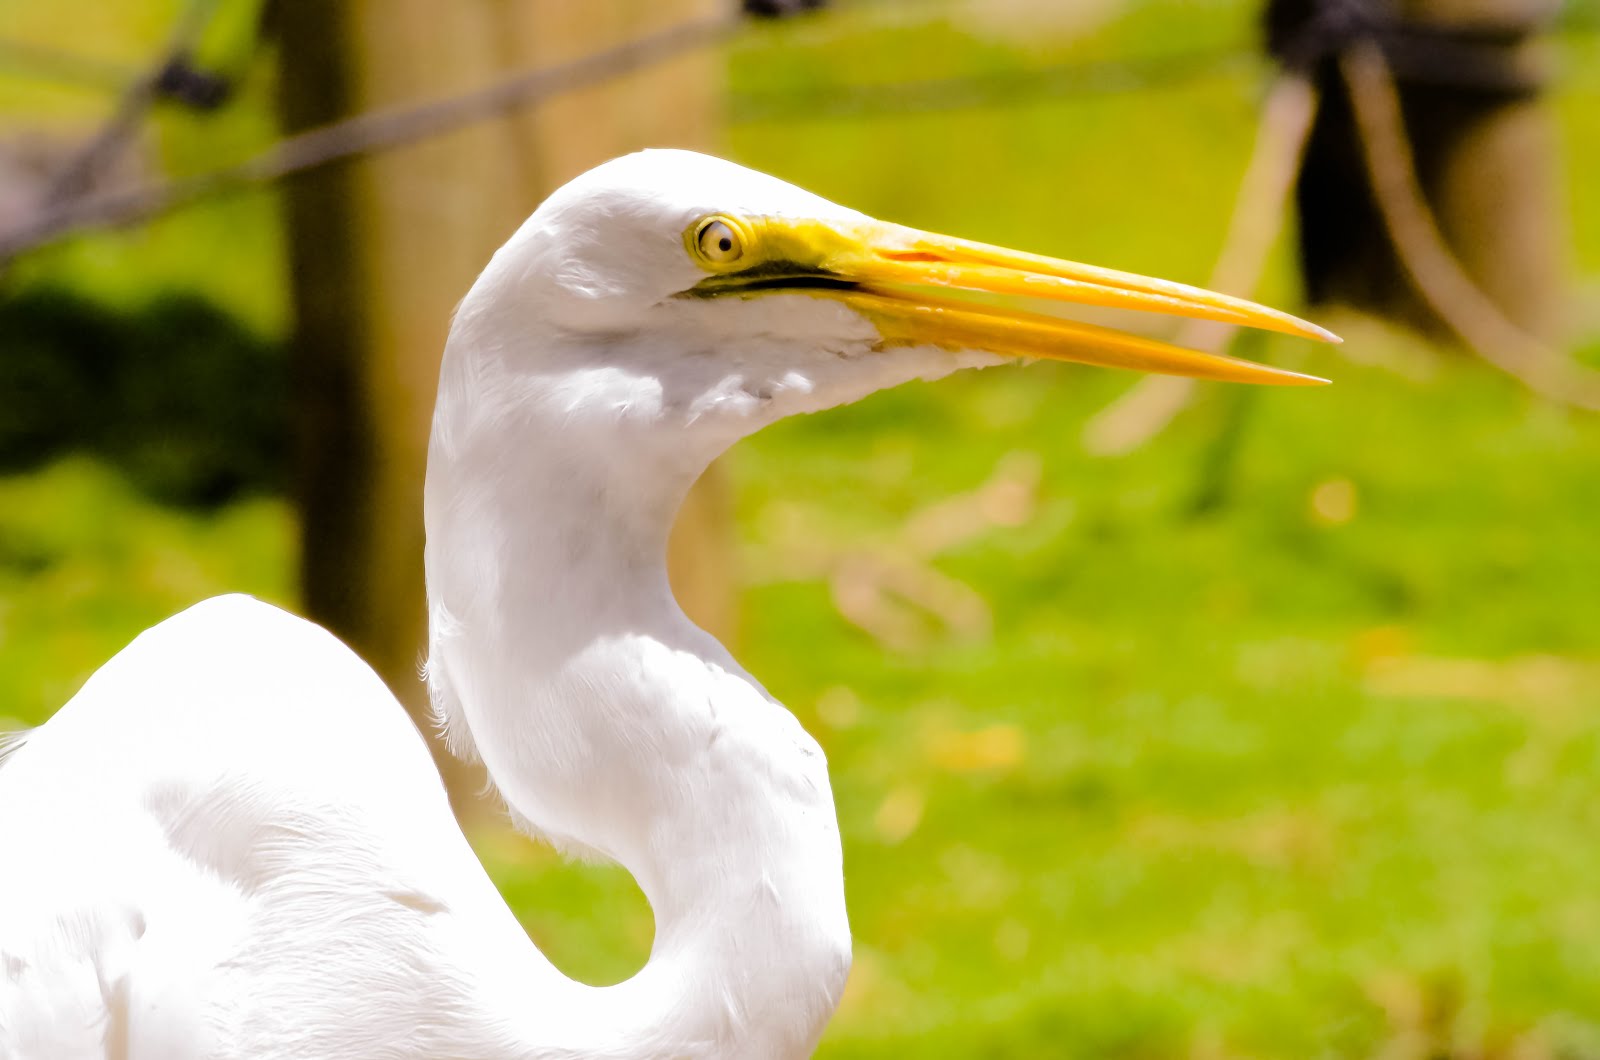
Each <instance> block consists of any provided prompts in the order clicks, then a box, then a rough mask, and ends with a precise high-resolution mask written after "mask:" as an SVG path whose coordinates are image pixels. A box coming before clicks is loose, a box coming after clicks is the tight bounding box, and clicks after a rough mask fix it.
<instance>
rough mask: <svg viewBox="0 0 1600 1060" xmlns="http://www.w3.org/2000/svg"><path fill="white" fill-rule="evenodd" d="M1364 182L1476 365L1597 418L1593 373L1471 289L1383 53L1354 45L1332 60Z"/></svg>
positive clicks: (1597, 378)
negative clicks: (1424, 176) (1420, 170)
mask: <svg viewBox="0 0 1600 1060" xmlns="http://www.w3.org/2000/svg"><path fill="white" fill-rule="evenodd" d="M1339 70H1340V72H1341V73H1342V74H1343V75H1344V81H1345V84H1346V85H1347V86H1348V87H1349V90H1350V102H1351V106H1352V109H1353V110H1354V111H1355V119H1356V128H1357V131H1358V132H1359V133H1360V140H1361V150H1362V156H1363V158H1364V159H1365V161H1366V166H1367V179H1368V181H1369V182H1370V183H1371V185H1372V191H1373V195H1374V197H1375V198H1376V199H1377V203H1378V213H1379V215H1380V216H1381V217H1382V218H1383V224H1384V228H1385V230H1386V231H1387V233H1388V235H1389V240H1390V242H1391V243H1392V244H1393V245H1394V249H1395V253H1396V255H1397V256H1398V257H1399V259H1400V264H1401V267H1402V268H1404V269H1405V272H1406V275H1407V276H1408V277H1409V278H1410V279H1411V282H1412V284H1413V285H1414V286H1415V287H1416V289H1417V292H1418V293H1419V294H1420V295H1421V296H1422V298H1423V300H1424V301H1425V302H1427V304H1428V308H1429V309H1431V310H1432V311H1433V312H1434V313H1435V314H1436V315H1437V316H1438V317H1439V319H1440V320H1442V321H1444V322H1445V324H1446V325H1447V326H1448V327H1449V328H1450V330H1452V331H1454V332H1455V333H1456V335H1457V336H1459V337H1460V339H1461V341H1462V342H1464V343H1466V345H1467V346H1468V347H1469V348H1470V349H1471V350H1472V351H1473V352H1474V353H1476V354H1477V355H1478V356H1479V357H1481V358H1483V360H1485V361H1487V362H1489V363H1490V364H1491V365H1493V366H1494V367H1496V368H1498V369H1500V370H1501V371H1502V372H1505V373H1506V374H1507V375H1510V376H1512V377H1514V378H1516V379H1517V380H1519V381H1520V382H1521V383H1523V385H1525V386H1526V387H1528V389H1530V390H1532V391H1534V392H1535V393H1537V394H1539V395H1540V396H1541V397H1544V398H1547V399H1549V400H1551V401H1554V402H1558V403H1560V404H1563V405H1569V406H1575V407H1578V408H1583V409H1589V410H1591V411H1600V372H1594V371H1590V370H1588V369H1585V368H1583V367H1581V366H1579V365H1576V364H1573V363H1572V362H1571V361H1569V360H1568V359H1567V358H1566V357H1564V356H1563V355H1562V354H1561V353H1559V352H1558V351H1556V350H1554V349H1552V348H1550V347H1549V346H1548V345H1546V344H1545V343H1544V342H1542V341H1541V340H1539V339H1538V338H1535V337H1534V336H1532V335H1530V334H1528V333H1527V332H1526V331H1524V330H1523V329H1522V328H1521V327H1519V326H1518V325H1517V324H1516V323H1514V322H1513V321H1512V320H1510V319H1509V318H1508V317H1507V316H1506V315H1505V314H1504V313H1503V312H1501V310H1500V307H1499V306H1497V305H1495V304H1494V302H1493V301H1492V300H1491V299H1490V298H1489V296H1488V295H1486V294H1484V293H1483V291H1482V289H1481V288H1479V287H1478V285H1477V284H1476V283H1475V282H1473V279H1472V277H1471V276H1470V275H1469V274H1468V273H1467V270H1466V269H1465V268H1464V267H1463V266H1462V264H1461V262H1460V261H1459V260H1457V258H1456V256H1455V254H1454V253H1452V252H1451V250H1450V246H1449V244H1448V243H1447V242H1445V238H1444V235H1443V233H1441V232H1440V231H1439V225H1438V222H1437V221H1436V220H1435V219H1434V216H1433V212H1432V211H1431V210H1430V209H1429V208H1428V202H1427V199H1426V197H1425V196H1424V195H1423V193H1422V187H1421V185H1420V184H1419V183H1418V181H1417V171H1416V166H1415V164H1414V163H1413V160H1412V156H1411V145H1410V142H1409V141H1408V140H1407V139H1406V133H1405V123H1404V119H1403V118H1402V117H1401V113H1400V95H1399V92H1398V90H1397V89H1396V88H1395V83H1394V77H1393V74H1392V73H1391V71H1390V69H1389V64H1388V61H1387V60H1386V59H1384V57H1383V53H1382V52H1381V51H1380V50H1379V49H1378V48H1377V46H1376V45H1373V44H1370V43H1362V44H1357V45H1355V46H1353V47H1351V48H1350V49H1349V50H1348V51H1346V52H1345V53H1344V54H1343V55H1341V56H1340V57H1339Z"/></svg>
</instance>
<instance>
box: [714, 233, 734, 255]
mask: <svg viewBox="0 0 1600 1060" xmlns="http://www.w3.org/2000/svg"><path fill="white" fill-rule="evenodd" d="M717 246H719V247H721V248H722V249H723V251H724V252H726V251H729V250H732V249H733V240H731V239H729V238H728V237H727V236H723V237H722V238H721V239H719V240H717Z"/></svg>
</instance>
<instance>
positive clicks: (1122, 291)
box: [829, 223, 1340, 386]
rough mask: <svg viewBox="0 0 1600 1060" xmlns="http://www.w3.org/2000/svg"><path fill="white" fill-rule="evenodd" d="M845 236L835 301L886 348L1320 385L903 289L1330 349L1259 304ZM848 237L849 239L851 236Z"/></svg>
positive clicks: (991, 251) (1321, 333) (877, 237)
mask: <svg viewBox="0 0 1600 1060" xmlns="http://www.w3.org/2000/svg"><path fill="white" fill-rule="evenodd" d="M862 228H864V229H865V231H859V232H853V233H846V232H840V235H842V236H845V237H846V240H845V241H846V243H853V244H854V246H855V249H854V252H853V253H851V252H850V251H848V250H846V249H845V248H843V247H840V248H839V249H838V250H836V251H835V255H834V258H835V260H834V261H832V262H830V263H829V264H830V265H831V266H832V267H831V268H830V270H829V271H833V272H837V274H839V275H840V276H841V277H842V278H845V279H848V280H851V281H854V282H855V283H856V284H858V285H859V286H857V287H856V288H855V289H853V290H841V291H839V293H838V297H840V298H842V299H844V300H845V301H846V302H847V303H849V304H850V305H852V306H854V307H855V308H856V309H857V310H858V311H859V312H861V313H863V314H865V315H866V316H867V317H868V318H869V319H871V320H873V322H874V323H876V324H877V326H878V329H879V331H881V332H882V333H883V336H884V340H885V342H886V343H889V344H893V345H933V346H939V347H943V348H947V349H952V350H956V349H969V350H970V349H977V350H985V351H988V352H990V353H998V354H1006V355H1019V356H1026V357H1046V358H1050V359H1053V360H1062V361H1078V362H1081V363H1084V364H1097V365H1107V366H1111V367H1117V368H1133V369H1137V370H1139V371H1144V372H1160V373H1164V374H1167V375H1186V376H1193V377H1195V378H1197V379H1219V380H1226V381H1229V382H1236V383H1269V384H1277V385H1282V386H1314V385H1318V384H1322V383H1326V382H1327V380H1326V379H1320V378H1318V377H1316V376H1311V375H1302V374H1300V373H1299V372H1290V371H1285V370H1284V369H1281V368H1273V367H1271V366H1269V365H1264V364H1257V363H1255V362H1253V361H1245V360H1240V359H1239V358H1236V357H1227V356H1223V355H1219V354H1214V353H1202V352H1200V351H1198V350H1189V349H1185V348H1183V347H1181V346H1174V345H1172V344H1170V343H1166V342H1162V341H1160V340H1158V339H1151V338H1145V337H1143V336H1138V335H1130V334H1127V333H1125V332H1121V331H1115V330H1112V329H1111V328H1104V327H1097V326H1095V325H1092V324H1083V323H1079V322H1077V321H1072V320H1064V319H1062V318H1060V317H1055V316H1048V315H1045V314H1042V313H1029V312H1021V311H1016V310H1012V309H1009V308H1002V307H1000V306H994V305H988V304H982V303H976V302H973V301H970V300H960V299H956V298H943V297H939V296H937V295H934V294H932V293H931V292H927V291H915V292H914V291H911V290H908V289H907V288H917V287H921V288H927V287H951V288H956V289H959V290H965V291H981V292H984V293H987V294H997V295H1013V296H1015V295H1020V296H1023V297H1026V298H1033V299H1039V300H1041V301H1047V302H1065V303H1070V304H1075V305H1092V306H1106V307H1111V308H1116V309H1138V310H1145V311H1148V312H1154V313H1165V314H1169V315H1172V316H1180V317H1193V318H1198V319H1201V320H1215V321H1220V322H1222V323H1226V324H1236V325H1242V326H1245V327H1253V328H1264V329H1267V330H1269V331H1280V332H1284V333H1285V334H1289V335H1298V336H1300V337H1302V338H1308V339H1316V340H1318V341H1321V342H1338V341H1340V340H1339V338H1338V336H1336V335H1334V334H1333V333H1332V332H1329V331H1327V330H1325V329H1323V328H1320V327H1318V326H1317V325H1315V324H1311V323H1308V322H1307V321H1304V320H1301V319H1299V318H1297V317H1293V316H1290V315H1289V314H1287V313H1283V312H1280V311H1278V310H1276V309H1269V308H1267V307H1266V306H1261V305H1257V304H1255V303H1254V302H1247V301H1245V300H1244V299H1242V298H1233V297H1230V296H1228V295H1224V294H1216V293H1214V292H1211V291H1206V290H1202V289H1200V288H1198V287H1189V286H1187V285H1185V284H1181V283H1173V282H1172V281H1170V280H1159V279H1154V278H1151V277H1148V276H1139V275H1135V274H1133V273H1128V272H1118V271H1116V270H1113V269H1103V268H1099V267H1097V266H1094V265H1083V264H1080V263H1078V262H1074V261H1062V260H1060V259H1057V258H1047V257H1043V256H1041V255H1038V254H1028V253H1024V252H1022V251H1016V250H1007V249H1006V248H1004V247H995V246H988V245H985V244H983V243H973V242H969V241H967V240H964V239H955V238H952V237H949V236H941V235H934V234H931V233H928V232H919V231H916V230H915V229H910V228H903V227H900V226H898V225H886V224H878V223H873V224H871V225H864V226H862ZM851 236H854V237H855V238H853V239H852V238H850V237H851Z"/></svg>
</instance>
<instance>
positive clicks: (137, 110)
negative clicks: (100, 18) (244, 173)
mask: <svg viewBox="0 0 1600 1060" xmlns="http://www.w3.org/2000/svg"><path fill="white" fill-rule="evenodd" d="M215 6H216V4H215V0H190V3H189V4H188V6H187V7H186V8H185V9H184V12H183V15H182V16H181V17H180V18H179V19H178V24H177V26H176V27H175V28H174V29H173V31H172V33H171V34H170V35H169V36H168V38H167V43H166V46H165V47H163V48H162V49H161V54H160V55H159V56H158V57H157V59H156V60H155V62H154V63H152V64H151V65H150V66H149V68H148V69H146V70H145V71H143V72H142V73H141V74H140V75H139V76H138V77H136V78H134V79H133V80H132V81H131V82H129V83H128V84H127V86H125V87H124V88H123V90H122V95H121V96H120V97H118V99H117V105H116V106H115V107H113V108H112V110H111V114H110V115H109V116H108V117H107V118H106V120H105V122H104V123H102V124H101V126H100V129H99V131H97V132H96V133H95V134H94V135H93V136H91V137H90V138H89V139H88V140H87V141H85V143H84V145H83V146H82V147H81V148H79V149H78V150H77V151H75V152H74V153H73V155H72V157H71V158H69V159H67V161H66V163H65V164H63V165H62V167H61V169H60V170H59V171H58V172H57V173H56V175H55V176H54V177H53V178H52V179H51V181H50V187H49V188H48V189H47V190H46V191H45V195H44V204H45V207H46V209H47V210H49V209H50V208H55V207H61V206H63V205H64V204H67V203H71V202H74V201H75V200H77V199H80V198H81V197H82V196H83V195H84V194H85V193H87V192H88V190H89V189H90V188H92V187H94V184H95V180H96V179H97V178H98V177H99V176H100V174H101V173H103V172H105V171H106V169H107V168H109V167H110V166H111V165H112V164H113V163H114V162H116V160H117V156H118V155H120V154H122V152H123V151H124V150H126V149H127V146H128V144H129V143H130V142H131V141H132V140H133V137H134V136H135V135H136V134H137V133H138V131H139V129H140V127H141V126H142V125H143V124H144V119H145V116H146V115H148V114H149V113H150V108H151V107H152V106H154V105H155V102H156V99H157V98H158V97H159V95H160V88H161V81H162V77H163V76H164V75H165V73H166V71H167V70H168V69H169V68H171V66H172V65H173V63H175V62H177V61H179V60H180V59H182V58H183V57H184V56H186V55H188V54H189V52H190V51H191V50H192V49H193V48H194V43H195V41H196V40H197V39H198V38H199V36H200V33H201V31H202V30H203V29H204V28H205V24H206V18H207V16H209V15H210V13H211V9H212V8H213V7H215Z"/></svg>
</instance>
